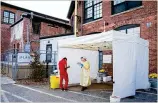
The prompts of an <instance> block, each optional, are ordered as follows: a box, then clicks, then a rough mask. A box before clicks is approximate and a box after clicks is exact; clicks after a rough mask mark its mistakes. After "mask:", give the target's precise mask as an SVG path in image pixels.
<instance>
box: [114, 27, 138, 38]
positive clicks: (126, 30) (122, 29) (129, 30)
mask: <svg viewBox="0 0 158 103" xmlns="http://www.w3.org/2000/svg"><path fill="white" fill-rule="evenodd" d="M115 30H117V31H120V32H123V33H126V34H127V33H129V34H133V35H136V36H138V37H140V25H139V24H129V25H124V26H121V27H118V28H116V29H115Z"/></svg>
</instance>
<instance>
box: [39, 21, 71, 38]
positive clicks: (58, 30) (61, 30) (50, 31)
mask: <svg viewBox="0 0 158 103" xmlns="http://www.w3.org/2000/svg"><path fill="white" fill-rule="evenodd" d="M50 25H52V24H49V23H45V22H41V30H40V34H41V36H50V35H58V34H65V33H70V28H69V29H67V28H66V27H63V26H60V25H57V24H53V25H55V27H52V26H50Z"/></svg>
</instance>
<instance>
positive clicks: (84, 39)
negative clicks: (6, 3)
mask: <svg viewBox="0 0 158 103" xmlns="http://www.w3.org/2000/svg"><path fill="white" fill-rule="evenodd" d="M148 46H149V43H148V41H147V40H144V39H142V38H139V37H137V36H134V35H133V34H125V33H122V32H119V31H115V30H111V31H107V32H102V33H98V34H92V35H87V36H81V37H73V38H68V39H64V40H59V41H58V50H59V52H58V61H59V60H61V58H62V57H67V58H68V64H69V65H70V67H71V68H70V69H69V70H68V74H69V82H70V84H73V83H79V79H80V67H79V66H78V65H77V62H78V61H80V57H81V56H85V57H87V59H88V61H89V62H90V65H91V77H93V78H96V76H97V72H98V69H99V68H98V63H99V61H98V50H101V51H105V50H112V51H113V81H114V85H113V94H112V95H113V96H118V97H120V98H124V97H128V96H132V95H135V90H136V89H147V88H148V87H149V80H148V68H149V66H148V64H149V63H148V61H149V60H148V59H149V49H148Z"/></svg>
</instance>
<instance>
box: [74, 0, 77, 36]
mask: <svg viewBox="0 0 158 103" xmlns="http://www.w3.org/2000/svg"><path fill="white" fill-rule="evenodd" d="M74 33H75V37H77V0H75V20H74Z"/></svg>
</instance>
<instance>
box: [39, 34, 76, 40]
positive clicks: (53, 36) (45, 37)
mask: <svg viewBox="0 0 158 103" xmlns="http://www.w3.org/2000/svg"><path fill="white" fill-rule="evenodd" d="M70 35H74V33H67V34H57V35H51V36H43V37H40V38H39V39H48V38H55V37H63V36H70Z"/></svg>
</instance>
